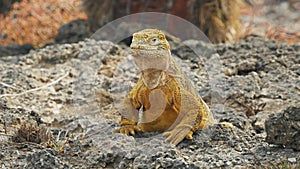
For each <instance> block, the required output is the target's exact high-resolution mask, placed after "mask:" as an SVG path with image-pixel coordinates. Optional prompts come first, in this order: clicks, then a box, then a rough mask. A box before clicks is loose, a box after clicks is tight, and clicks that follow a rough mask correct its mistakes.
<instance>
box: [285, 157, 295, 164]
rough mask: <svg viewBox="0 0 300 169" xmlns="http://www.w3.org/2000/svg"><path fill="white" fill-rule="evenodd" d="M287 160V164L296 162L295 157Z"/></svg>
mask: <svg viewBox="0 0 300 169" xmlns="http://www.w3.org/2000/svg"><path fill="white" fill-rule="evenodd" d="M287 160H288V162H290V163H296V162H297V159H296V158H295V157H293V158H288V159H287Z"/></svg>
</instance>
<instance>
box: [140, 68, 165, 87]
mask: <svg viewBox="0 0 300 169" xmlns="http://www.w3.org/2000/svg"><path fill="white" fill-rule="evenodd" d="M141 78H142V81H143V83H144V85H145V86H146V87H148V88H149V89H154V88H156V87H157V86H162V85H164V84H165V83H166V82H167V74H166V72H164V71H162V70H158V69H146V70H143V71H142V72H141Z"/></svg>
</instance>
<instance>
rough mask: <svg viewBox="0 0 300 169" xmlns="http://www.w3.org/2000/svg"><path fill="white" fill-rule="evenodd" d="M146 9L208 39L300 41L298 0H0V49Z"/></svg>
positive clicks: (77, 35) (73, 38)
mask: <svg viewBox="0 0 300 169" xmlns="http://www.w3.org/2000/svg"><path fill="white" fill-rule="evenodd" d="M149 11H155V12H164V13H170V14H173V15H177V16H179V17H182V18H184V19H186V20H188V21H190V22H192V23H193V24H195V25H196V26H198V27H199V28H200V29H201V30H202V31H203V32H204V33H205V34H206V35H207V36H208V37H209V39H210V40H211V42H212V43H231V42H234V41H236V40H238V39H240V38H244V37H246V36H249V35H254V36H262V37H265V38H267V39H273V40H276V41H282V42H286V43H289V44H294V43H299V42H300V32H299V30H300V12H299V11H300V1H299V0H228V1H224V0H165V1H159V0H68V1H65V0H48V1H43V0H0V46H1V48H0V51H1V50H2V51H3V50H4V48H5V50H6V53H9V51H8V50H9V49H12V50H19V51H20V52H22V50H24V52H28V50H30V49H32V48H41V47H43V46H45V45H50V44H53V43H72V42H77V41H80V40H83V39H84V38H87V37H89V36H90V35H91V34H93V33H94V32H95V31H96V30H97V29H99V28H100V27H101V26H103V25H104V24H106V23H108V22H110V21H112V20H114V19H117V18H119V17H122V16H125V15H129V14H132V13H137V12H149Z"/></svg>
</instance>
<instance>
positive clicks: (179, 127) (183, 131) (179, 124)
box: [163, 90, 210, 145]
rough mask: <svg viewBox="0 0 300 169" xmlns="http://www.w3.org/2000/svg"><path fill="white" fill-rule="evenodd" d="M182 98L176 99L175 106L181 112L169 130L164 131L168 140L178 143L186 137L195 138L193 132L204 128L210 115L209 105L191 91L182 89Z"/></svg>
mask: <svg viewBox="0 0 300 169" xmlns="http://www.w3.org/2000/svg"><path fill="white" fill-rule="evenodd" d="M180 93H181V96H180V98H181V99H176V100H177V101H176V102H175V103H174V106H175V108H179V110H178V111H179V114H178V117H177V119H176V121H175V122H174V124H173V125H172V126H171V128H170V130H169V131H166V132H164V133H163V135H164V136H166V137H167V138H166V141H167V142H169V143H171V144H174V145H177V144H178V143H180V142H181V141H182V140H183V139H184V138H187V139H193V133H194V131H196V130H197V129H199V128H203V127H204V125H205V123H206V122H207V117H208V116H209V115H210V112H209V109H208V107H207V105H205V103H204V102H203V101H202V100H201V98H197V97H195V96H194V95H192V94H191V93H190V92H188V91H185V90H181V91H180Z"/></svg>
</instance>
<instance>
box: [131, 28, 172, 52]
mask: <svg viewBox="0 0 300 169" xmlns="http://www.w3.org/2000/svg"><path fill="white" fill-rule="evenodd" d="M130 48H131V49H140V50H160V49H162V50H170V45H169V43H168V41H167V39H166V36H165V34H164V33H163V32H162V31H160V30H158V29H144V30H142V31H139V32H136V33H134V34H133V39H132V43H131V45H130Z"/></svg>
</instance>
